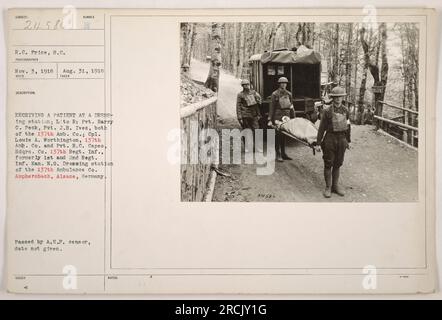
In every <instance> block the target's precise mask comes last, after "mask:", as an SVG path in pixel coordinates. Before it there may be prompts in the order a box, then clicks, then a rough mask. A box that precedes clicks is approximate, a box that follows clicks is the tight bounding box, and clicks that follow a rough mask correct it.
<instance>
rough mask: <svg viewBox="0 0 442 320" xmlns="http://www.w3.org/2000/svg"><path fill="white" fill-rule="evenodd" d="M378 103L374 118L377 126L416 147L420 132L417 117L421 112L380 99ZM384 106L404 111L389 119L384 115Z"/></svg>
mask: <svg viewBox="0 0 442 320" xmlns="http://www.w3.org/2000/svg"><path fill="white" fill-rule="evenodd" d="M377 103H378V105H377V110H376V115H375V116H374V119H376V127H377V128H378V129H382V130H384V131H385V132H387V133H388V134H390V135H392V136H394V137H396V138H398V139H400V140H402V141H405V142H406V143H408V144H410V145H412V146H414V147H417V146H418V133H419V128H418V127H417V117H418V116H419V112H418V111H416V110H413V109H408V108H404V107H399V106H396V105H393V104H391V103H388V102H385V101H378V102H377ZM384 107H388V108H393V109H397V110H402V112H403V113H402V115H401V116H399V117H396V118H393V119H388V118H385V117H384ZM413 117H414V118H413ZM414 120H416V121H414ZM415 123H416V124H415Z"/></svg>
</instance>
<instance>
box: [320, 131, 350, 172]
mask: <svg viewBox="0 0 442 320" xmlns="http://www.w3.org/2000/svg"><path fill="white" fill-rule="evenodd" d="M347 147H348V142H347V138H346V132H345V131H343V132H327V133H326V134H325V137H324V140H322V143H321V149H322V153H323V156H322V159H324V167H325V168H331V167H334V168H339V167H340V166H342V163H343V162H344V154H345V150H346V149H347Z"/></svg>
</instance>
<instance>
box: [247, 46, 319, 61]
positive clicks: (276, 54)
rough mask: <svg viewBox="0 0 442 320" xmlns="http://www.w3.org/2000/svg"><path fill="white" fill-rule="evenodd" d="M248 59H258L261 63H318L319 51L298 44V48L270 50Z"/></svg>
mask: <svg viewBox="0 0 442 320" xmlns="http://www.w3.org/2000/svg"><path fill="white" fill-rule="evenodd" d="M250 61H251V62H252V61H260V62H261V63H263V64H264V63H269V62H273V63H283V64H297V63H299V64H319V63H321V54H320V53H319V52H316V51H313V50H312V49H308V48H307V47H305V46H300V47H299V48H298V50H297V51H296V52H295V51H291V50H283V51H272V52H264V53H259V54H255V55H253V56H251V57H250Z"/></svg>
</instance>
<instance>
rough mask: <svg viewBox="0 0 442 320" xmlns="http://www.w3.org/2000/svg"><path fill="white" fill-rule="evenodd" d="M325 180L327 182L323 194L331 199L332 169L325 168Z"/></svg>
mask: <svg viewBox="0 0 442 320" xmlns="http://www.w3.org/2000/svg"><path fill="white" fill-rule="evenodd" d="M324 180H325V189H324V192H323V195H324V197H326V198H330V197H331V184H332V171H331V168H324Z"/></svg>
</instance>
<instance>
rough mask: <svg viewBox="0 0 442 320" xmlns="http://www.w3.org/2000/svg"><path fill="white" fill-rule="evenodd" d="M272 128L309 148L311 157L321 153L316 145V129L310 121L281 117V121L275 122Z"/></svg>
mask: <svg viewBox="0 0 442 320" xmlns="http://www.w3.org/2000/svg"><path fill="white" fill-rule="evenodd" d="M272 128H273V129H275V130H277V131H278V132H280V133H282V134H284V135H285V136H287V137H289V138H291V139H294V140H296V141H298V142H299V143H301V144H303V145H305V146H307V147H309V148H311V149H312V151H313V155H315V154H316V152H321V149H320V147H319V146H318V145H317V144H316V137H317V135H318V127H317V125H316V124H313V123H312V122H311V121H310V120H307V119H305V118H294V119H290V118H288V117H283V118H282V121H275V125H273V126H272Z"/></svg>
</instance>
